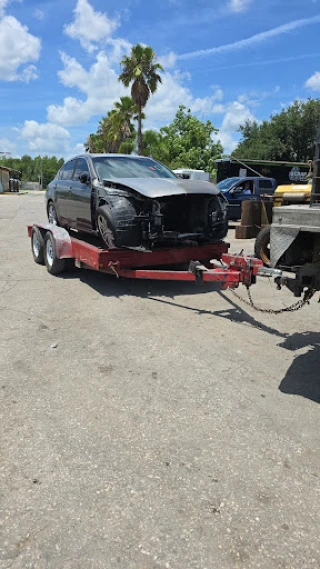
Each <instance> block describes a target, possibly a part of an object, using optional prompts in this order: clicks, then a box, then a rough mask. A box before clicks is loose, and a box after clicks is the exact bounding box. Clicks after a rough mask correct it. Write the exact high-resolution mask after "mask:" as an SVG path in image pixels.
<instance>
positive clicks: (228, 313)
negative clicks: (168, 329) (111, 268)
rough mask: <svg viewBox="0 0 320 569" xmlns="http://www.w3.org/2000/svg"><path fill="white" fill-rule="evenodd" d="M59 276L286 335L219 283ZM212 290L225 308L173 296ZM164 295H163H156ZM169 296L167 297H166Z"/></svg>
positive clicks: (102, 290) (105, 292) (77, 273)
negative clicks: (245, 307) (252, 313)
mask: <svg viewBox="0 0 320 569" xmlns="http://www.w3.org/2000/svg"><path fill="white" fill-rule="evenodd" d="M60 278H63V279H72V278H76V279H79V280H80V281H81V282H82V283H84V284H86V285H88V286H90V287H91V288H93V289H94V290H95V291H97V292H98V293H99V294H101V295H102V296H107V297H111V296H114V297H116V298H118V299H120V298H121V297H124V296H128V295H129V296H137V297H140V298H148V299H149V300H152V301H153V302H159V303H162V304H167V305H170V306H174V307H178V308H182V309H184V310H189V311H191V312H195V313H197V314H199V315H200V316H201V315H202V314H206V315H209V316H217V317H218V318H225V319H226V320H229V321H230V322H237V323H239V324H249V325H250V326H252V327H253V328H256V329H258V330H261V331H262V332H267V333H268V334H271V335H273V336H278V337H280V338H287V336H288V334H282V333H281V332H279V331H278V330H276V329H275V328H271V327H270V326H267V325H266V324H263V323H262V322H260V321H259V320H256V319H255V318H253V316H250V314H248V313H247V312H246V311H245V310H243V309H242V308H241V307H240V306H239V305H238V304H237V303H235V302H233V300H231V299H230V297H229V296H227V294H225V293H224V292H222V291H221V289H220V285H219V283H211V284H207V283H202V284H198V283H196V282H194V283H193V282H174V281H152V280H135V279H125V278H120V279H117V278H116V277H115V276H112V275H106V274H102V273H97V272H95V271H88V270H79V271H73V272H70V273H64V274H62V275H61V277H60ZM212 292H215V293H216V294H218V295H219V296H220V297H221V299H222V300H223V301H224V302H227V303H228V304H229V307H228V308H224V309H221V310H206V309H203V310H202V309H199V308H194V307H192V306H189V305H186V304H182V303H181V304H179V303H178V302H175V301H174V300H173V299H174V298H175V297H178V296H181V295H188V296H190V295H201V294H207V293H212ZM155 297H165V298H155ZM167 299H169V300H167Z"/></svg>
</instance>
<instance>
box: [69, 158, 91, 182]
mask: <svg viewBox="0 0 320 569" xmlns="http://www.w3.org/2000/svg"><path fill="white" fill-rule="evenodd" d="M84 173H87V174H90V170H89V166H88V162H87V161H86V160H85V159H84V158H78V161H77V165H76V167H75V170H74V172H73V177H72V179H73V180H77V181H79V176H80V174H84Z"/></svg>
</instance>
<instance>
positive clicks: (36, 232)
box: [31, 227, 44, 265]
mask: <svg viewBox="0 0 320 569" xmlns="http://www.w3.org/2000/svg"><path fill="white" fill-rule="evenodd" d="M31 251H32V255H33V259H34V261H35V263H38V265H44V239H43V236H42V233H41V231H40V229H39V227H33V228H32V232H31Z"/></svg>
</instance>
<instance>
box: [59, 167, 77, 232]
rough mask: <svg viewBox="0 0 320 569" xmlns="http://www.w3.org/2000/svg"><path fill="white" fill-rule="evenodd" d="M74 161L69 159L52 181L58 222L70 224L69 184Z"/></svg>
mask: <svg viewBox="0 0 320 569" xmlns="http://www.w3.org/2000/svg"><path fill="white" fill-rule="evenodd" d="M75 164H76V161H75V160H70V161H69V162H66V164H64V166H63V167H62V168H61V170H60V172H59V175H58V177H57V179H56V180H55V181H54V182H53V189H54V193H55V206H56V210H57V214H58V217H59V220H60V222H61V223H62V224H63V225H68V226H70V207H69V201H70V193H71V189H70V184H71V178H72V174H73V170H74V167H75Z"/></svg>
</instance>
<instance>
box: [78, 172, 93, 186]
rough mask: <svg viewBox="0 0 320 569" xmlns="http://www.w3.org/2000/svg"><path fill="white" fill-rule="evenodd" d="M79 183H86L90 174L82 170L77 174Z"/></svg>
mask: <svg viewBox="0 0 320 569" xmlns="http://www.w3.org/2000/svg"><path fill="white" fill-rule="evenodd" d="M79 180H80V182H81V184H88V182H90V174H89V173H88V172H82V173H81V174H80V176H79Z"/></svg>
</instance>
